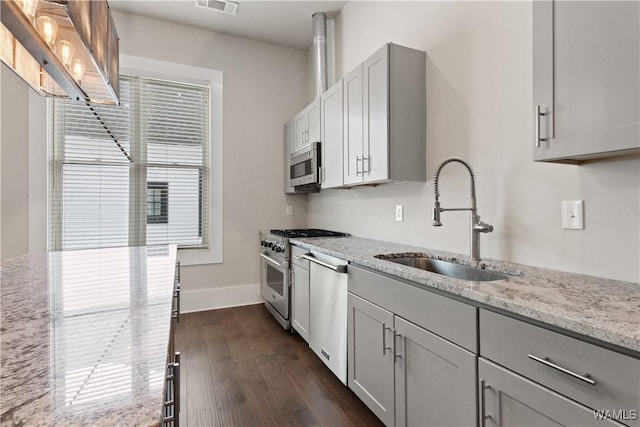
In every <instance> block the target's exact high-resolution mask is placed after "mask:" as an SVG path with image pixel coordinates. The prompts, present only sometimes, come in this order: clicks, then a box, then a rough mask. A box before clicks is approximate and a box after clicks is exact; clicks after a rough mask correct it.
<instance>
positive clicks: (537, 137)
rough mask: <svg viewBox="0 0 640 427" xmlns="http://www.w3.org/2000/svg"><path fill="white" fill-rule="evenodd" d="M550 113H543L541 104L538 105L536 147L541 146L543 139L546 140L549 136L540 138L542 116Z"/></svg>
mask: <svg viewBox="0 0 640 427" xmlns="http://www.w3.org/2000/svg"><path fill="white" fill-rule="evenodd" d="M547 114H548V113H543V112H542V111H541V110H540V105H536V117H535V129H536V136H535V138H536V147H538V148H539V147H540V142H541V141H546V140H548V138H540V117H541V116H546V115H547Z"/></svg>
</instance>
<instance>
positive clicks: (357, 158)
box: [356, 156, 364, 175]
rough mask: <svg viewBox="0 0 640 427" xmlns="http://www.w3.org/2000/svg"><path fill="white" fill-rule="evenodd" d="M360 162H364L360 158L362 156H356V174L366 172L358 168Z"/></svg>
mask: <svg viewBox="0 0 640 427" xmlns="http://www.w3.org/2000/svg"><path fill="white" fill-rule="evenodd" d="M358 162H362V159H361V158H360V156H356V175H360V174H361V173H364V172H360V170H359V169H358Z"/></svg>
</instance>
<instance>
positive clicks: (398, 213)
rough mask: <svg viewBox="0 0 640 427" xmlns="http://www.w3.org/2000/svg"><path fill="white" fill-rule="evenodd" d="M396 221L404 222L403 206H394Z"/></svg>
mask: <svg viewBox="0 0 640 427" xmlns="http://www.w3.org/2000/svg"><path fill="white" fill-rule="evenodd" d="M396 221H404V206H403V205H396Z"/></svg>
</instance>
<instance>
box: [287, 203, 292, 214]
mask: <svg viewBox="0 0 640 427" xmlns="http://www.w3.org/2000/svg"><path fill="white" fill-rule="evenodd" d="M286 212H287V216H292V215H293V206H292V205H287V210H286Z"/></svg>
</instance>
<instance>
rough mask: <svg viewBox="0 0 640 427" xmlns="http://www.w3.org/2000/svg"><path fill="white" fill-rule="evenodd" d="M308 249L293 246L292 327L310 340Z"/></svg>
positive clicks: (291, 281)
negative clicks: (304, 256) (305, 255)
mask: <svg viewBox="0 0 640 427" xmlns="http://www.w3.org/2000/svg"><path fill="white" fill-rule="evenodd" d="M306 253H308V251H307V250H306V249H303V248H301V247H298V246H295V245H292V246H291V280H290V283H291V327H292V328H293V329H294V330H295V331H296V332H297V333H298V335H300V336H301V337H302V338H303V339H304V340H305V341H306V342H309V305H310V301H309V261H307V260H305V259H304V258H302V255H304V254H306Z"/></svg>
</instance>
